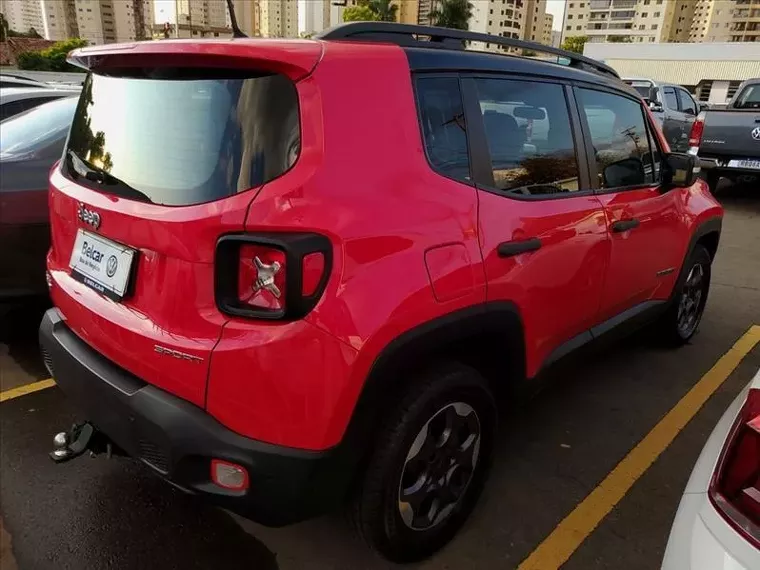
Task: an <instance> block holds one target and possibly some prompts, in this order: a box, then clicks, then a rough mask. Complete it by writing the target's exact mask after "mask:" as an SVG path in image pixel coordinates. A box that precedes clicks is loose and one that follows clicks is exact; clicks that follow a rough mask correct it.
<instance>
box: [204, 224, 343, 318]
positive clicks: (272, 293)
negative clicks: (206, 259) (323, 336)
mask: <svg viewBox="0 0 760 570" xmlns="http://www.w3.org/2000/svg"><path fill="white" fill-rule="evenodd" d="M331 261H332V247H331V244H330V241H329V240H328V239H327V238H326V237H324V236H321V235H318V234H274V233H265V234H255V235H253V234H237V235H227V236H224V237H222V238H221V239H220V240H219V242H218V244H217V250H216V267H215V275H216V278H215V294H216V301H217V306H218V307H219V309H220V310H221V311H223V312H225V313H227V314H231V315H235V316H240V317H253V318H264V319H289V320H292V319H299V318H301V317H303V316H304V315H305V314H306V313H308V312H309V311H310V310H311V309H313V308H314V305H316V304H317V301H318V300H319V297H320V296H321V295H322V293H323V291H324V288H325V286H326V284H327V279H328V277H329V271H330V268H331Z"/></svg>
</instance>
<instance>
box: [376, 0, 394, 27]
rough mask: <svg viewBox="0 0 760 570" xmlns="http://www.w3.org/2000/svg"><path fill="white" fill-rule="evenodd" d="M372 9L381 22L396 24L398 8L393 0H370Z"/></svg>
mask: <svg viewBox="0 0 760 570" xmlns="http://www.w3.org/2000/svg"><path fill="white" fill-rule="evenodd" d="M369 7H370V9H371V10H372V11H373V12H375V13H376V14H377V16H378V18H377V19H378V21H379V22H395V21H396V12H398V6H397V5H396V4H393V3H392V0H369Z"/></svg>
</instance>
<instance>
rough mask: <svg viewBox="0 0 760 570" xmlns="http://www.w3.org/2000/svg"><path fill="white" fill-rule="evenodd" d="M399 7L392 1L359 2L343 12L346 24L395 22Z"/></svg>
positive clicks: (363, 0) (362, 0)
mask: <svg viewBox="0 0 760 570" xmlns="http://www.w3.org/2000/svg"><path fill="white" fill-rule="evenodd" d="M396 12H398V6H396V4H393V3H392V0H358V1H357V3H356V6H349V7H348V8H346V9H345V10H343V21H344V22H395V21H396Z"/></svg>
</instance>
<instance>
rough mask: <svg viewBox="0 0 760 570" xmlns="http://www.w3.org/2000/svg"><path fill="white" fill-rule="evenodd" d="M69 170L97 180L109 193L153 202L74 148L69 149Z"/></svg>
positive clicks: (88, 178)
mask: <svg viewBox="0 0 760 570" xmlns="http://www.w3.org/2000/svg"><path fill="white" fill-rule="evenodd" d="M66 156H67V158H68V163H69V164H68V166H69V171H70V172H72V173H73V174H75V175H76V176H83V177H84V178H85V179H86V180H89V181H90V182H95V183H97V184H98V186H99V187H100V188H99V189H101V188H102V191H103V192H105V193H107V194H115V195H117V196H121V197H123V198H128V199H130V200H139V201H141V202H151V203H152V202H153V201H152V200H151V199H150V198H149V197H148V195H147V194H143V193H142V192H140V191H139V190H137V189H136V188H132V186H130V185H129V184H127V183H126V182H124V181H123V180H120V179H118V178H116V177H115V176H114V175H113V174H110V173H109V172H107V171H105V170H103V169H102V168H98V167H96V166H94V165H92V164H90V163H89V162H87V161H86V160H84V159H82V158H80V157H79V155H77V153H75V152H74V151H73V150H67V151H66Z"/></svg>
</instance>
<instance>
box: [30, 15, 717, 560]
mask: <svg viewBox="0 0 760 570" xmlns="http://www.w3.org/2000/svg"><path fill="white" fill-rule="evenodd" d="M426 38H427V39H426ZM463 40H467V41H474V42H490V43H492V44H499V45H503V46H505V47H517V48H519V49H529V50H531V51H546V52H548V53H550V54H552V55H558V56H560V57H562V58H565V60H567V62H568V63H569V65H558V64H556V63H551V62H547V61H539V60H533V59H528V58H523V57H516V56H512V55H499V54H493V53H478V52H474V51H469V50H465V49H463V45H462V44H463V43H464V42H463ZM69 61H70V62H71V63H73V64H75V65H79V66H82V67H85V68H87V69H88V70H89V76H88V78H87V80H86V82H85V86H84V90H83V92H82V97H81V99H80V103H79V107H78V109H77V112H76V115H75V117H74V120H73V123H72V128H71V135H70V137H69V142H68V146H67V148H66V152H65V160H62V162H61V164H60V165H59V166H58V167H56V168H54V169H53V170H52V171H51V174H50V188H51V195H50V207H51V230H52V247H51V250H50V254H49V255H48V271H49V275H50V282H51V297H52V299H53V302H54V305H55V307H54V308H53V309H51V310H49V311H48V312H47V313H46V315H45V317H44V318H43V321H42V323H41V325H40V341H41V345H42V349H43V357H44V360H45V362H46V364H47V366H48V367H49V369H50V373H51V375H52V376H54V377H55V380H56V382H57V383H58V385H59V386H60V387H61V389H62V390H63V391H64V392H65V393H66V394H67V395H68V396H69V397H70V398H71V400H72V402H73V403H74V404H75V405H76V406H78V407H79V408H80V410H81V412H82V414H83V417H84V418H86V419H88V420H90V421H89V423H83V424H81V425H79V426H78V427H76V428H75V429H73V430H71V431H68V432H62V433H60V434H58V435H57V436H56V438H55V445H56V449H55V450H54V452H53V457H54V458H55V459H56V460H66V459H69V458H71V457H73V456H76V455H77V454H78V453H79V452H80V451H82V450H84V449H87V448H92V447H93V446H102V444H103V443H104V441H108V442H110V443H111V451H114V450H121V451H123V452H125V453H127V454H128V455H130V456H133V457H135V458H137V459H139V460H140V461H142V462H143V463H144V464H145V465H146V466H147V467H148V468H150V469H152V470H153V471H154V472H155V473H157V474H159V475H160V476H162V477H165V478H167V479H169V480H170V481H171V482H173V483H174V484H175V485H176V486H178V487H179V488H182V489H185V490H188V491H191V492H193V493H195V494H196V495H198V496H202V497H205V498H206V499H208V500H211V501H214V502H215V503H216V504H218V505H221V506H223V507H225V508H228V509H231V510H233V511H235V512H238V513H240V514H243V515H244V516H247V517H250V518H253V519H255V520H258V521H261V522H264V523H266V524H271V525H282V524H287V523H292V522H295V521H298V520H302V519H304V518H307V517H312V516H315V515H317V514H320V513H323V512H325V511H328V510H333V509H336V508H339V507H341V506H342V505H344V504H346V503H347V504H348V505H349V509H350V513H351V515H352V517H353V520H354V522H355V525H356V527H357V528H358V529H359V531H360V533H361V534H362V536H363V537H364V538H365V539H366V540H367V542H368V543H369V544H370V545H371V546H372V547H373V548H375V549H376V550H378V551H379V552H381V553H382V554H383V555H384V556H386V557H388V558H390V559H393V560H397V561H409V560H415V559H420V558H422V557H425V556H427V555H429V554H431V553H432V552H434V551H435V550H436V549H438V548H440V547H441V546H442V545H443V544H445V543H446V542H447V541H448V540H449V539H450V538H451V537H452V536H454V534H455V533H456V531H457V529H458V528H459V526H460V525H461V524H462V523H463V522H464V521H465V519H466V518H467V516H468V515H469V513H470V511H471V509H472V508H473V506H474V505H475V502H476V500H477V498H478V495H479V493H480V490H481V488H482V486H483V483H484V481H485V477H486V472H487V470H488V465H489V458H490V456H491V454H492V451H493V448H494V435H495V430H496V424H497V407H496V405H495V397H494V394H499V393H515V392H518V391H519V390H520V389H521V388H524V389H530V387H531V386H533V385H534V384H535V381H536V378H537V377H538V376H539V375H541V373H542V372H543V371H544V370H545V369H546V368H548V367H549V366H551V365H552V364H554V363H555V362H557V361H559V360H561V359H562V358H563V357H564V356H565V355H567V354H569V353H571V352H573V351H575V350H577V349H579V348H580V347H583V346H588V345H590V344H592V343H593V342H594V341H596V340H598V339H600V338H602V337H605V338H609V334H612V333H613V331H615V332H617V333H621V332H626V331H630V330H632V329H635V328H637V327H640V326H643V325H645V324H648V323H651V322H656V323H657V331H658V333H659V334H660V335H662V336H663V338H664V339H665V340H666V341H667V342H668V343H671V344H676V345H678V344H683V343H685V342H687V341H688V339H689V338H691V336H692V335H693V334H694V333H695V331H696V330H697V327H698V325H699V323H700V318H701V315H702V312H703V310H704V307H705V303H706V301H707V293H708V289H709V283H710V272H711V267H712V260H713V258H714V256H715V254H716V250H717V247H718V240H719V235H720V231H721V219H722V208H721V206H720V205H719V204H718V202H716V201H715V199H714V198H713V197H712V196H711V195H710V192H709V191H708V189H707V185H706V184H705V183H704V181H702V180H697V179H696V174H695V158H694V157H692V156H690V155H685V154H684V155H682V154H674V153H670V152H669V151H668V150H667V144H666V143H665V141H664V139H663V138H662V134H661V132H660V130H659V128H658V127H657V124H656V122H655V121H654V120H653V119H652V117H651V114H650V112H649V109H648V108H647V107H646V106H645V105H644V103H643V102H642V100H641V98H640V97H639V95H638V93H637V92H636V91H634V90H632V89H631V88H629V87H628V86H626V85H625V84H623V83H622V82H621V81H620V80H619V78H618V77H617V74H616V73H615V72H614V71H613V70H612V69H611V68H609V67H608V66H606V65H604V64H602V63H599V62H596V61H594V60H591V59H588V58H585V57H583V56H580V55H578V54H573V53H569V52H565V51H563V50H559V49H556V48H551V47H548V46H542V45H538V44H534V43H531V42H521V41H518V40H513V39H510V38H505V37H497V36H487V35H484V34H477V33H471V32H464V31H458V30H446V29H442V28H426V27H421V26H406V25H401V24H389V23H377V22H374V23H353V24H346V25H344V26H340V27H338V28H334V29H332V30H330V31H327V32H325V33H324V34H323V35H321V36H320V37H319V38H318V39H316V40H275V39H255V40H253V39H233V40H229V39H225V40H223V41H222V40H221V39H220V40H209V41H197V42H195V41H193V42H188V41H172V40H163V41H160V42H139V43H136V44H133V45H130V46H129V48H128V49H125V46H116V47H114V46H111V45H103V46H93V47H89V48H85V49H82V50H78V51H75V52H73V54H72V55H70V57H69ZM513 391H514V392H513ZM547 421H551V419H550V418H549V419H548V420H547Z"/></svg>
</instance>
